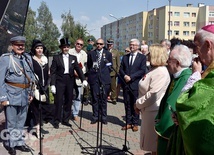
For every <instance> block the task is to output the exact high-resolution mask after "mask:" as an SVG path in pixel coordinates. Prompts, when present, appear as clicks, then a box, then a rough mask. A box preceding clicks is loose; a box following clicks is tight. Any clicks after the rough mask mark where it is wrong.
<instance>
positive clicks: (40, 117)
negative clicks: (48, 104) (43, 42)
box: [23, 53, 48, 155]
mask: <svg viewBox="0 0 214 155" xmlns="http://www.w3.org/2000/svg"><path fill="white" fill-rule="evenodd" d="M23 56H24V58H25V60H26V62H27V64H28V67H29V68H30V70H31V72H32V73H33V76H34V78H35V81H36V83H37V86H38V88H39V146H40V152H39V153H38V154H39V155H43V153H42V141H43V135H42V103H41V93H42V94H44V95H45V97H46V99H48V95H47V93H46V92H45V90H44V88H43V87H42V85H41V83H40V82H39V79H38V77H37V75H36V73H35V72H34V70H33V68H32V67H31V64H30V63H31V61H30V60H29V58H28V57H27V56H26V54H25V53H24V54H23ZM31 58H32V57H31Z"/></svg>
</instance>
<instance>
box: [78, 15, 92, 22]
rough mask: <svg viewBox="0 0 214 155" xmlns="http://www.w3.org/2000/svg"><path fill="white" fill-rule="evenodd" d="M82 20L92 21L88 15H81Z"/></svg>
mask: <svg viewBox="0 0 214 155" xmlns="http://www.w3.org/2000/svg"><path fill="white" fill-rule="evenodd" d="M80 20H81V21H83V22H88V21H90V18H89V17H88V16H81V17H80Z"/></svg>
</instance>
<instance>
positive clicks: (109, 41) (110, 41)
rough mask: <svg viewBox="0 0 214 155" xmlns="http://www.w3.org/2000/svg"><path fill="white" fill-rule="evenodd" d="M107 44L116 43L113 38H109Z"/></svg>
mask: <svg viewBox="0 0 214 155" xmlns="http://www.w3.org/2000/svg"><path fill="white" fill-rule="evenodd" d="M106 44H110V45H111V44H114V40H113V39H108V40H107V41H106Z"/></svg>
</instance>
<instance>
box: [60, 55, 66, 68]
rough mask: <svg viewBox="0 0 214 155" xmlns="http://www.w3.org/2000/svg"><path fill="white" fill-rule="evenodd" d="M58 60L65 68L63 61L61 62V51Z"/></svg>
mask: <svg viewBox="0 0 214 155" xmlns="http://www.w3.org/2000/svg"><path fill="white" fill-rule="evenodd" d="M59 61H60V63H61V64H62V66H63V67H64V68H65V66H64V62H63V57H62V53H61V54H60V55H59Z"/></svg>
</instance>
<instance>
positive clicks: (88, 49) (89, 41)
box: [86, 38, 95, 52]
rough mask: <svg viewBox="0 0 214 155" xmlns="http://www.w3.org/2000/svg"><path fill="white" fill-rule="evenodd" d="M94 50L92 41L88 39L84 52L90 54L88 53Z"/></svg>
mask: <svg viewBox="0 0 214 155" xmlns="http://www.w3.org/2000/svg"><path fill="white" fill-rule="evenodd" d="M94 49H95V48H94V40H93V39H92V38H89V39H88V45H87V47H86V51H87V52H90V51H93V50H94Z"/></svg>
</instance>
